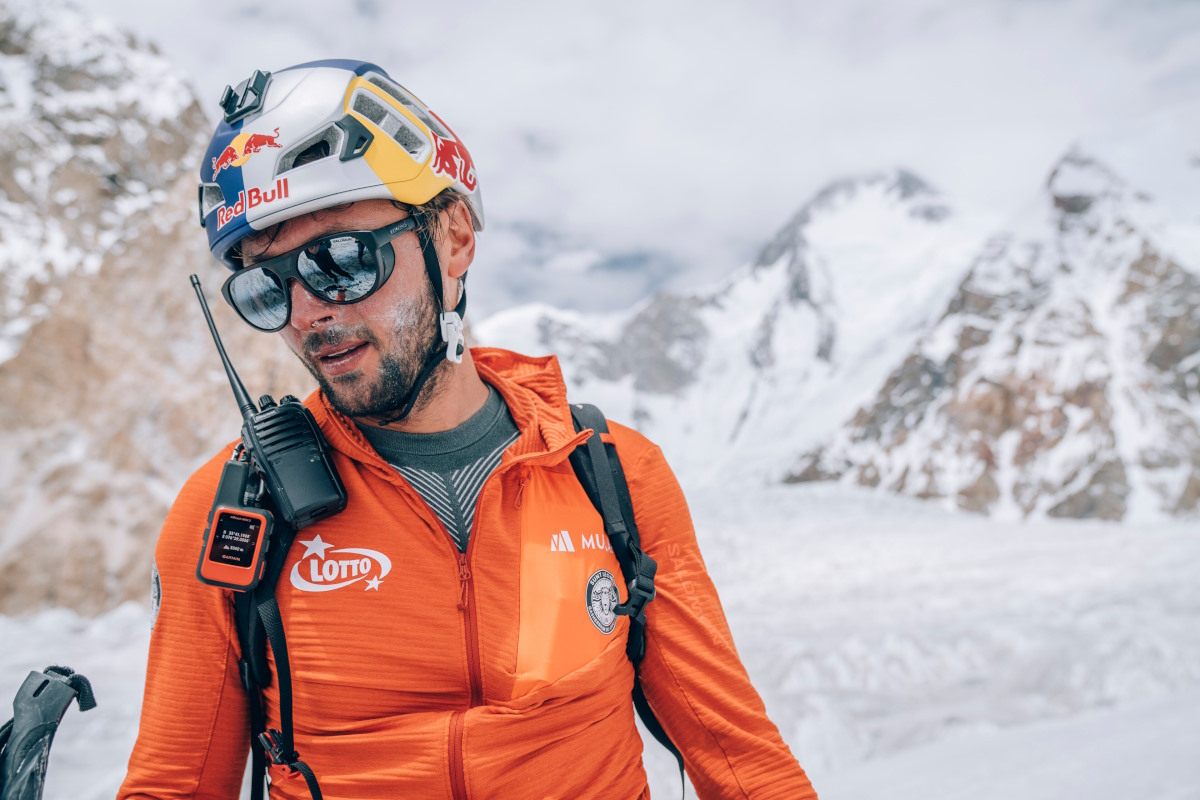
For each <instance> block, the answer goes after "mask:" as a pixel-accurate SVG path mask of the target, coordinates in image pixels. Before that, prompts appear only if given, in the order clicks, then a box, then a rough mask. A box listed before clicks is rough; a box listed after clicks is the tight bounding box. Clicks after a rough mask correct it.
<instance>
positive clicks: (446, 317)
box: [438, 311, 467, 364]
mask: <svg viewBox="0 0 1200 800" xmlns="http://www.w3.org/2000/svg"><path fill="white" fill-rule="evenodd" d="M438 320H439V321H440V323H441V329H442V341H443V342H445V343H446V360H447V361H451V362H453V363H455V364H461V363H462V357H463V351H464V350H465V349H466V347H465V345H466V343H467V338H466V336H464V335H463V321H462V317H461V316H459V314H458V312H457V311H443V312H442V313H441V314H440V315H439V317H438Z"/></svg>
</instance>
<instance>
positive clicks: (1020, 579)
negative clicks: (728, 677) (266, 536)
mask: <svg viewBox="0 0 1200 800" xmlns="http://www.w3.org/2000/svg"><path fill="white" fill-rule="evenodd" d="M686 488H688V490H689V497H690V499H691V502H692V506H693V511H694V515H695V518H696V521H697V529H698V534H699V537H700V541H701V546H702V549H703V551H704V553H705V559H706V563H707V565H708V568H709V570H710V572H711V573H712V575H713V578H714V581H715V582H716V585H717V588H718V590H719V591H720V592H721V597H722V602H723V605H724V607H725V610H726V613H727V615H728V617H729V620H730V624H731V628H732V630H733V634H734V637H735V639H736V641H737V644H738V650H739V652H740V654H741V656H742V658H743V660H744V662H745V663H746V665H747V668H748V669H749V671H750V674H751V677H752V678H753V680H754V682H755V685H756V687H757V688H758V689H759V691H760V693H761V694H762V696H763V699H764V701H765V703H766V706H767V710H768V712H769V714H770V715H771V718H772V719H773V720H774V721H775V722H776V724H777V725H778V726H779V728H780V731H781V733H782V734H783V736H784V739H785V740H786V741H787V742H788V743H789V744H790V746H791V747H792V749H793V751H794V752H795V753H796V755H797V757H798V758H799V759H800V762H801V763H802V764H803V765H804V766H805V768H806V769H807V770H808V771H809V773H810V775H811V777H812V779H813V782H814V785H815V786H816V787H817V789H818V791H819V792H820V794H821V796H822V797H826V798H832V799H833V800H839V799H840V798H847V799H848V798H856V799H857V798H864V799H866V800H869V799H870V798H880V800H882V798H893V799H896V798H898V799H899V800H910V799H911V800H916V799H917V798H947V799H949V798H954V800H993V799H994V800H1007V798H1011V797H1014V796H1015V797H1033V798H1074V797H1088V798H1094V799H1095V800H1106V799H1107V798H1112V800H1118V798H1120V800H1125V798H1128V797H1131V796H1132V797H1138V798H1139V800H1142V798H1145V800H1182V798H1192V797H1196V796H1200V769H1198V767H1197V762H1196V759H1195V758H1194V754H1195V752H1196V749H1197V747H1200V729H1198V728H1197V727H1196V725H1195V724H1194V722H1195V719H1196V714H1197V713H1198V712H1200V625H1197V621H1198V620H1200V584H1198V583H1197V581H1196V580H1195V576H1196V574H1197V573H1198V571H1200V536H1197V534H1196V531H1195V530H1194V526H1188V525H1184V524H1180V523H1172V524H1154V525H1144V526H1136V525H1126V526H1114V525H1110V524H1104V523H1098V522H1094V521H1091V522H1075V521H1069V522H1068V521H1057V522H1041V523H1024V524H1013V523H1004V522H999V521H995V520H989V519H986V518H981V517H978V516H975V515H967V514H963V513H961V512H946V511H942V510H939V509H937V508H936V507H934V506H932V505H930V504H927V503H922V502H920V501H916V500H913V499H911V498H905V497H896V496H890V495H884V494H879V493H875V492H871V491H868V490H866V489H863V488H858V487H843V486H840V485H836V484H818V485H811V486H801V487H765V488H764V487H756V486H754V485H752V482H749V481H747V482H743V483H740V484H735V485H731V486H728V487H724V488H714V487H707V488H706V487H702V486H698V485H690V486H687V487H686ZM147 626H148V618H147V614H146V612H145V611H144V610H142V609H140V608H138V607H135V606H133V605H126V606H122V607H120V608H118V609H117V610H115V611H112V612H110V613H108V614H106V615H104V616H101V617H99V618H97V619H96V620H94V621H88V620H81V619H80V618H78V617H76V616H75V615H73V614H70V613H68V612H63V611H44V612H41V613H39V614H38V615H36V616H33V617H28V618H24V619H14V618H4V617H0V641H3V642H4V643H5V645H6V646H5V647H4V648H3V649H2V650H0V693H2V694H7V693H8V692H9V691H15V689H16V687H17V686H18V685H19V683H20V681H21V680H22V679H23V678H24V675H25V673H26V672H27V671H29V670H31V669H41V668H42V667H44V666H46V665H47V664H49V663H53V662H61V663H66V664H68V665H70V666H72V667H74V668H76V669H78V670H81V671H83V672H84V673H85V674H88V675H89V676H90V677H91V678H92V679H93V682H94V684H95V688H96V693H97V697H98V698H99V701H100V706H99V708H98V709H97V710H96V711H92V712H89V713H88V714H84V715H80V714H79V713H78V712H77V711H71V712H70V713H69V714H68V716H67V718H66V719H65V720H64V722H63V727H62V730H61V733H60V737H59V739H58V740H57V742H56V745H55V751H54V753H53V756H52V760H51V778H52V782H51V788H50V791H49V792H48V794H47V797H48V798H50V799H51V800H55V799H57V798H71V799H72V800H89V799H90V798H101V797H111V796H112V795H113V792H114V790H115V787H116V785H117V783H118V782H119V780H120V778H121V775H122V774H123V768H124V762H125V760H126V759H127V757H128V753H129V749H130V747H131V746H132V742H133V739H134V737H135V734H136V720H137V708H138V705H139V702H140V693H141V683H142V681H143V679H144V671H143V670H144V667H143V665H144V663H145V656H146V646H147ZM645 757H646V760H647V766H648V770H649V771H650V773H651V777H652V789H653V792H654V796H655V797H661V798H670V797H676V796H678V795H677V792H678V782H677V781H678V777H677V774H676V773H674V762H673V760H672V759H671V758H670V756H669V755H667V754H666V752H665V751H663V750H662V749H661V748H660V747H659V746H658V745H657V744H656V743H654V742H652V741H651V742H649V743H648V744H647V746H646V756H645ZM1139 787H1140V789H1139ZM689 796H693V795H691V794H690V793H689Z"/></svg>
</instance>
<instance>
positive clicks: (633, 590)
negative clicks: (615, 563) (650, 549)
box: [613, 553, 658, 625]
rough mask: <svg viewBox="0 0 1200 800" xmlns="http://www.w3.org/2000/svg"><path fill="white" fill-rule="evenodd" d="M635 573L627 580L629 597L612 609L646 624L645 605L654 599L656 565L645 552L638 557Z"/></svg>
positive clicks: (641, 623)
mask: <svg viewBox="0 0 1200 800" xmlns="http://www.w3.org/2000/svg"><path fill="white" fill-rule="evenodd" d="M638 561H639V564H638V570H637V574H636V575H634V576H633V578H632V579H631V580H630V581H629V586H628V588H629V599H628V600H626V601H625V602H624V603H621V604H620V605H618V606H617V607H616V608H614V609H613V611H615V612H616V613H618V614H620V615H622V616H627V617H629V619H630V620H631V621H632V622H636V623H637V624H639V625H645V624H646V605H647V604H648V603H649V602H650V601H651V600H653V599H654V595H655V593H656V592H657V589H655V588H654V573H655V572H657V571H658V565H657V564H656V563H654V559H652V558H650V556H648V555H646V554H644V553H643V554H642V557H641V558H640V559H638Z"/></svg>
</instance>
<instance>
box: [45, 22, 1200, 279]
mask: <svg viewBox="0 0 1200 800" xmlns="http://www.w3.org/2000/svg"><path fill="white" fill-rule="evenodd" d="M30 1H32V0H30ZM90 7H91V8H93V9H94V10H96V11H97V12H98V13H103V14H106V15H108V16H110V17H111V18H113V19H115V20H116V21H117V22H118V23H119V24H122V25H125V26H128V27H131V28H133V29H134V30H137V31H140V32H142V33H144V34H146V35H148V36H149V37H151V38H153V39H155V40H157V41H158V42H159V43H160V46H161V47H162V49H163V50H164V52H165V53H166V54H167V56H168V57H169V58H171V59H172V60H174V61H175V62H176V63H177V64H179V65H180V66H181V68H183V69H184V71H185V72H187V73H188V74H189V75H190V76H191V77H192V80H193V81H194V83H195V85H196V87H197V89H198V91H199V93H200V96H201V98H202V101H203V102H204V103H205V104H206V107H209V108H214V109H215V104H214V100H215V97H216V96H217V94H218V93H219V91H220V89H221V88H222V87H223V86H224V85H225V83H227V82H237V81H238V80H240V79H241V78H243V77H245V75H247V74H249V72H250V71H251V70H252V69H254V68H259V67H262V68H277V67H279V66H283V65H286V64H290V63H294V62H297V61H301V60H308V59H311V58H325V57H344V56H347V55H351V56H355V57H361V58H366V59H370V60H374V61H376V62H377V63H379V64H380V65H382V66H383V67H385V68H386V69H388V70H389V72H391V74H392V75H393V76H395V77H396V78H398V79H399V80H400V81H401V82H402V83H404V84H405V85H406V86H408V87H409V88H410V89H412V90H413V91H415V92H416V93H417V94H418V95H419V96H421V97H422V99H424V100H425V101H426V102H428V103H429V104H430V105H432V106H433V107H434V108H435V109H437V110H439V112H442V115H443V116H444V117H446V119H447V120H448V121H449V122H450V123H451V124H452V125H453V126H454V127H455V128H456V129H457V130H458V132H459V133H460V134H462V135H463V138H464V139H465V140H466V142H467V143H468V145H469V146H470V147H471V150H472V154H473V155H474V156H475V160H476V162H477V163H478V166H479V170H480V175H481V179H482V182H483V184H484V186H485V189H484V192H485V194H486V196H487V204H488V215H489V223H496V224H500V225H503V224H516V223H524V224H536V225H538V226H542V227H545V228H548V229H551V230H554V231H557V232H559V233H561V234H562V235H564V236H566V237H568V238H571V239H573V240H579V241H582V242H583V243H585V246H587V247H591V248H594V249H597V250H601V251H603V252H605V253H607V254H610V255H622V254H629V253H639V252H648V251H649V252H656V253H661V254H663V256H664V257H669V258H672V259H675V260H678V261H681V262H684V263H687V264H689V265H692V267H693V268H694V269H695V270H698V271H700V272H701V273H704V274H712V273H714V272H717V271H725V270H728V269H729V268H731V267H732V266H733V265H734V264H735V263H736V262H737V261H739V260H741V259H743V258H745V257H747V256H748V255H750V254H752V253H753V252H754V251H755V250H756V249H757V247H758V246H759V245H760V244H761V243H762V242H763V241H764V240H765V239H767V238H768V237H769V236H770V235H771V233H772V232H773V230H774V228H775V227H776V226H777V225H779V224H781V223H782V222H783V221H784V220H785V219H786V218H787V217H788V216H789V214H790V213H791V211H792V210H793V209H794V208H795V207H796V206H798V205H799V204H800V203H801V202H803V201H804V200H805V199H807V197H808V196H810V195H811V194H812V193H813V192H814V191H815V190H817V189H818V188H820V186H821V184H823V183H824V182H825V181H826V180H829V179H831V178H834V177H839V176H841V175H843V174H845V173H848V172H854V173H860V172H865V171H870V170H874V169H877V168H881V167H890V166H893V165H901V166H907V167H909V168H911V169H913V170H915V171H916V172H918V173H919V174H921V175H923V176H925V177H926V178H927V179H929V180H930V181H931V182H932V183H933V184H935V185H937V186H938V187H939V188H941V189H943V190H944V191H945V192H946V193H947V195H948V196H949V198H950V199H951V201H952V202H954V203H955V204H956V205H958V206H960V207H962V208H964V209H966V210H967V211H977V212H980V213H981V214H983V215H984V216H985V218H986V219H987V220H988V221H989V222H992V223H997V222H1002V221H1003V220H1004V219H1006V218H1007V217H1008V216H1009V214H1010V213H1011V211H1012V209H1013V208H1015V207H1016V206H1017V205H1018V204H1019V203H1020V202H1021V201H1022V200H1024V199H1025V198H1026V197H1028V196H1029V195H1031V194H1032V193H1033V192H1034V191H1035V190H1036V187H1037V186H1038V185H1039V184H1040V182H1041V181H1042V180H1043V179H1044V177H1045V172H1046V170H1047V169H1048V167H1049V166H1050V165H1051V163H1052V162H1053V161H1054V160H1055V159H1056V158H1057V157H1058V156H1059V155H1060V154H1061V153H1062V152H1063V151H1064V150H1065V149H1066V148H1067V147H1068V146H1069V144H1070V143H1071V142H1073V141H1075V140H1077V139H1079V138H1080V137H1083V136H1088V135H1090V134H1092V133H1094V132H1097V131H1103V130H1105V129H1107V128H1108V127H1110V126H1112V125H1116V124H1120V123H1122V121H1123V120H1127V119H1129V118H1131V117H1138V116H1141V115H1144V114H1147V113H1150V112H1152V111H1154V110H1155V109H1157V108H1159V107H1161V106H1164V105H1168V104H1170V103H1172V102H1176V101H1178V100H1179V99H1181V98H1184V97H1189V96H1194V95H1195V89H1196V87H1197V86H1200V61H1198V59H1197V57H1196V56H1195V55H1194V54H1195V53H1197V52H1200V12H1198V11H1197V8H1196V6H1194V5H1192V4H1188V3H1179V2H1157V3H1151V4H1146V3H1130V2H1121V1H1118V0H1105V1H1104V2H1081V0H1062V1H1061V2H1052V1H1049V0H1047V1H1046V2H1039V1H1036V0H1024V1H1023V2H1000V0H992V1H991V2H983V3H970V4H963V3H952V2H946V1H945V0H905V2H895V1H894V0H893V1H891V2H884V0H872V1H871V2H866V1H865V0H860V2H848V3H837V4H829V3H825V4H819V3H793V2H783V0H772V1H770V2H757V3H750V4H737V5H735V4H728V3H718V2H715V0H704V1H702V2H691V3H686V4H685V3H682V2H665V3H639V2H635V1H634V0H613V1H612V2H608V3H604V4H601V5H596V4H590V5H587V4H585V5H579V4H564V3H556V2H549V0H525V1H523V2H514V3H505V4H488V5H485V4H483V3H463V4H460V5H451V4H445V3H435V4H421V5H418V4H412V3H403V4H400V3H369V2H362V3H358V4H357V5H356V6H355V10H353V11H350V12H345V13H343V12H339V13H337V14H334V13H332V12H331V11H330V5H329V4H328V3H312V2H290V3H286V4H285V3H270V4H261V5H257V6H250V7H248V6H246V5H245V4H244V3H239V2H237V1H236V0H209V2H204V3H201V2H198V1H196V2H188V3H179V4H173V5H172V6H171V7H170V9H169V10H168V9H167V7H166V6H164V5H163V4H157V5H155V4H151V3H150V2H149V0H95V2H93V3H91V4H90ZM1135 180H1136V178H1135ZM480 257H481V266H486V265H487V264H488V258H489V255H488V252H487V248H486V246H485V247H484V248H483V250H482V251H481V256H480ZM531 299H533V298H531ZM545 299H551V300H552V301H561V300H563V299H565V298H557V297H556V298H545ZM576 302H580V301H578V300H577V301H576Z"/></svg>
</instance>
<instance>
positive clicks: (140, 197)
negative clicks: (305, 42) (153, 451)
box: [0, 0, 208, 361]
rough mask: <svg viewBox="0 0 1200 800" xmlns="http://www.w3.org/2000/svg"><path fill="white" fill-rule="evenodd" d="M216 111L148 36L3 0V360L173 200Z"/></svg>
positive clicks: (56, 7)
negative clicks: (142, 220)
mask: <svg viewBox="0 0 1200 800" xmlns="http://www.w3.org/2000/svg"><path fill="white" fill-rule="evenodd" d="M207 127H208V123H207V120H205V118H204V115H203V114H202V113H201V112H200V110H199V108H198V106H197V105H196V104H195V102H194V100H193V99H192V96H191V93H190V92H189V91H188V89H187V88H186V87H185V85H184V83H183V81H182V80H181V79H180V77H179V76H178V75H177V74H176V73H175V72H174V71H173V70H172V69H171V68H170V67H169V66H168V65H167V63H166V61H165V60H164V59H163V58H161V57H160V56H159V55H158V54H157V53H155V52H153V51H152V50H151V49H149V48H148V47H147V46H142V45H139V44H138V43H137V42H136V41H134V40H133V39H132V38H131V37H130V36H129V35H127V34H124V33H122V32H120V31H117V30H115V29H114V28H112V27H111V26H110V25H107V24H106V23H103V22H100V21H98V20H95V19H90V18H87V17H85V16H84V15H83V14H81V13H80V12H79V11H77V10H75V9H73V8H70V7H68V6H65V5H63V4H61V3H57V2H48V3H16V4H11V3H10V2H6V0H0V138H2V140H3V141H4V142H5V146H4V149H3V151H2V152H0V289H2V290H3V293H4V303H3V305H0V361H5V360H7V359H9V358H11V357H12V356H13V355H14V354H15V353H16V351H17V350H18V349H19V347H20V343H21V341H22V339H23V338H24V336H25V335H26V334H27V333H28V331H29V329H30V327H31V326H32V325H33V324H34V323H35V322H36V321H37V320H39V319H41V318H43V317H44V316H45V315H46V314H47V313H49V310H50V308H52V307H53V305H54V303H55V302H57V300H58V298H59V296H60V292H61V288H60V285H59V284H60V282H61V280H62V279H63V278H64V277H65V276H68V275H72V274H77V273H92V272H95V271H96V270H97V269H99V267H100V260H101V254H102V253H103V252H104V251H105V250H107V249H109V248H110V247H112V246H113V245H115V244H117V242H118V241H119V240H120V238H121V234H122V229H123V228H124V226H125V224H126V222H127V221H128V220H130V219H132V218H135V217H137V216H138V215H140V214H144V213H146V212H147V211H149V210H150V209H152V208H154V207H155V206H156V205H158V204H159V203H161V202H162V201H163V199H164V195H163V189H164V188H165V187H166V185H167V184H168V182H169V181H171V180H172V179H174V178H175V177H177V176H178V175H179V174H181V173H182V172H190V171H191V169H190V167H186V168H185V167H184V166H183V165H182V164H181V161H180V156H181V155H182V154H183V153H184V151H186V150H187V148H188V147H190V146H193V145H194V143H195V140H196V133H197V132H198V131H200V130H203V129H205V128H207Z"/></svg>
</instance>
